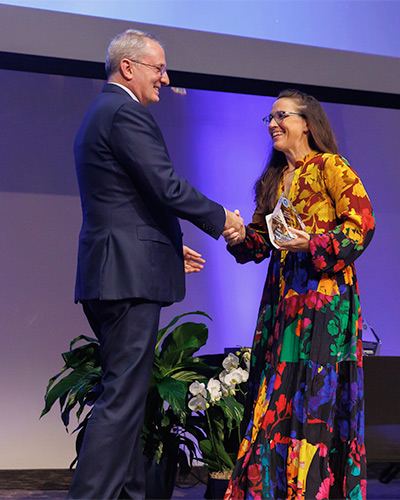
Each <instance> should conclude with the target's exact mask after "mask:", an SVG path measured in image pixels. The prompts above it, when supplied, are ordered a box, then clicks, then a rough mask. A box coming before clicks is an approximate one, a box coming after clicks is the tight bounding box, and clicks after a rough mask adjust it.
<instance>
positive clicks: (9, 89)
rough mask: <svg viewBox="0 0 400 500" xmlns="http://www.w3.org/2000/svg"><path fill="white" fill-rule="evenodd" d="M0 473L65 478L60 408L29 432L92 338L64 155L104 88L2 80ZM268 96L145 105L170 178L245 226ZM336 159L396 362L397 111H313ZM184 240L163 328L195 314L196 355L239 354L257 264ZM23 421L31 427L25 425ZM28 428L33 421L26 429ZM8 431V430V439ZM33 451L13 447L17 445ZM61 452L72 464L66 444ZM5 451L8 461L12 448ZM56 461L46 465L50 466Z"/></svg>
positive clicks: (71, 178)
mask: <svg viewBox="0 0 400 500" xmlns="http://www.w3.org/2000/svg"><path fill="white" fill-rule="evenodd" d="M0 78H1V82H2V92H1V95H0V109H1V124H2V127H1V129H2V133H1V134H0V151H1V156H0V157H1V167H0V204H1V208H0V218H1V225H0V227H1V245H0V255H1V262H2V264H1V267H0V283H1V287H0V293H1V300H0V318H1V320H0V321H1V332H2V349H1V350H0V376H1V379H2V380H3V381H9V383H8V384H6V383H3V384H2V385H1V389H0V398H1V401H3V403H5V402H7V404H3V405H2V421H3V422H4V423H5V424H6V425H2V426H1V427H0V428H1V429H2V430H1V431H0V432H1V433H4V436H3V435H2V436H1V438H0V440H1V442H2V443H5V449H6V450H7V453H6V455H7V456H6V457H5V458H4V459H3V462H0V468H24V467H28V468H29V467H32V464H33V463H35V464H36V466H37V467H49V466H50V464H52V466H54V467H66V466H68V463H66V461H65V457H61V458H60V456H59V454H58V452H57V450H56V449H54V450H53V451H51V450H47V449H46V453H45V455H46V456H45V457H42V458H40V453H39V454H38V450H40V449H41V448H42V447H43V443H45V442H48V441H49V440H51V439H56V440H60V435H61V434H62V432H63V431H62V424H61V423H60V422H59V416H58V414H57V410H56V409H55V410H53V413H54V414H53V415H52V414H51V415H49V416H46V417H45V419H44V420H45V421H40V422H38V417H39V414H40V411H41V409H42V405H43V394H44V390H45V387H46V383H47V381H48V379H49V378H50V376H52V375H54V374H55V373H57V372H58V371H59V369H60V367H61V364H62V359H61V357H60V353H61V352H63V351H65V350H67V349H68V345H69V342H70V340H71V339H72V338H74V337H75V336H77V335H79V334H89V335H91V332H90V329H89V327H88V325H87V324H86V321H85V319H84V317H83V314H82V313H81V310H80V307H79V306H76V305H74V304H73V288H74V279H75V261H76V249H77V236H78V232H79V227H80V221H81V215H80V204H79V197H78V188H77V183H76V179H75V171H74V163H73V155H72V144H73V139H74V135H75V133H76V130H77V128H78V126H79V124H80V121H81V119H82V117H83V115H84V113H85V111H86V109H87V107H88V105H89V103H90V102H91V100H92V98H93V97H94V96H95V95H96V94H97V93H98V92H99V91H100V89H101V87H102V84H103V83H102V82H100V81H93V80H88V79H80V78H73V77H63V76H51V75H42V74H33V73H24V72H13V71H6V70H1V71H0ZM272 102H273V98H272V97H260V96H252V95H242V94H229V93H223V92H210V91H199V90H191V89H187V93H186V95H181V94H177V93H174V92H172V90H171V89H164V90H163V91H162V94H161V102H160V103H159V104H157V105H155V106H153V107H151V108H150V111H151V112H152V113H153V114H154V116H155V118H156V120H157V121H158V123H159V124H160V126H161V128H162V131H163V133H164V136H165V139H166V143H167V145H168V148H169V152H170V155H171V158H172V160H173V163H174V165H175V168H176V170H177V172H178V173H179V174H180V175H182V176H184V177H186V178H187V179H188V180H189V181H190V182H192V183H193V184H194V185H195V186H196V187H198V188H199V189H200V190H201V191H202V192H203V193H204V194H206V195H207V196H209V197H210V198H212V199H214V200H216V201H219V202H220V203H222V204H223V205H224V206H226V207H227V208H229V209H231V210H233V209H235V208H238V209H239V210H240V212H241V214H242V216H243V217H244V219H245V221H247V222H248V221H250V219H251V215H252V212H253V208H254V204H253V192H252V186H253V183H254V181H255V179H256V178H257V177H258V175H259V174H260V172H261V170H262V168H263V165H264V162H265V159H266V156H267V153H268V150H269V148H270V147H271V141H270V138H269V136H268V133H267V129H266V128H265V127H264V125H263V123H262V117H263V116H265V115H266V114H268V113H269V111H270V108H271V105H272ZM324 108H325V110H326V111H327V113H328V116H329V118H330V120H331V123H332V124H333V127H334V130H335V132H336V134H337V137H338V141H339V146H340V150H341V153H342V154H343V155H344V156H345V157H346V158H347V159H348V160H349V161H350V163H351V165H352V167H353V168H354V169H355V170H356V171H357V173H358V174H359V175H360V176H361V178H362V180H363V183H364V185H365V187H366V189H367V191H368V193H369V195H370V197H371V200H372V204H373V207H374V209H375V214H376V219H377V229H376V233H375V237H374V239H373V241H372V243H371V245H370V247H369V248H368V250H367V251H366V252H365V254H364V255H362V257H361V258H360V259H359V261H357V263H356V267H357V271H358V277H359V284H360V293H361V306H362V312H363V315H364V316H365V318H366V319H367V321H368V322H369V323H370V324H371V326H372V327H373V328H374V330H375V331H376V333H377V334H378V335H379V336H380V337H381V339H382V349H381V354H386V355H400V340H399V335H398V317H397V312H396V311H397V307H398V303H399V293H398V288H397V283H398V280H399V271H398V265H397V257H396V255H397V256H398V253H399V247H400V241H399V239H400V237H399V235H400V228H399V219H398V217H399V213H400V207H399V196H398V193H399V191H400V169H399V167H398V158H400V142H399V140H398V137H399V133H400V111H399V110H390V109H380V108H372V107H371V108H370V107H360V106H350V105H341V104H324ZM182 227H183V231H184V240H185V243H186V244H188V245H189V246H191V247H193V248H194V249H196V250H198V251H200V252H201V253H202V254H203V256H204V257H205V258H206V259H207V264H206V268H205V270H204V271H203V272H202V273H200V274H198V275H190V276H188V278H187V296H186V299H185V300H184V301H183V302H182V303H180V304H175V305H173V306H171V307H169V308H166V309H165V310H164V311H163V314H162V324H165V323H166V322H167V321H169V320H170V319H171V318H172V317H173V316H175V315H176V314H179V313H181V312H187V311H193V310H203V311H206V312H207V313H208V314H209V315H210V316H211V317H212V318H213V321H212V322H209V329H210V338H209V343H208V345H207V347H206V348H205V349H204V350H203V353H206V352H207V353H213V352H220V351H221V350H222V349H223V348H224V347H225V346H236V345H250V344H251V342H252V336H253V331H254V327H255V320H256V315H257V310H258V304H259V301H260V297H261V292H262V287H263V284H264V280H265V275H266V270H267V265H268V262H266V261H265V262H263V263H261V264H259V265H255V264H251V263H250V264H246V265H244V266H240V265H238V264H236V263H235V261H234V259H233V258H232V257H231V256H230V255H229V254H228V253H227V251H226V249H225V244H224V242H223V240H222V239H221V240H220V241H218V242H216V241H214V240H212V239H211V238H209V237H208V236H206V235H205V234H204V233H202V232H201V231H199V230H198V229H197V228H194V227H193V226H191V225H190V224H188V223H186V222H182ZM27 422H29V424H27ZM32 422H33V423H32ZM7 425H12V426H14V427H15V426H16V425H18V429H19V430H18V433H15V434H12V433H9V432H6V431H5V429H6V428H7ZM27 441H29V442H31V443H33V444H32V446H31V447H30V448H32V449H28V450H24V454H23V455H24V458H23V459H21V453H20V452H18V449H21V447H23V446H24V443H25V442H27ZM61 441H62V443H61V444H60V445H59V446H62V447H65V449H68V450H69V451H68V452H67V454H68V453H69V456H70V458H71V460H72V458H73V456H74V453H73V441H74V439H73V438H70V437H68V436H66V435H65V436H64V435H63V438H61ZM13 450H14V451H13ZM52 453H53V455H52Z"/></svg>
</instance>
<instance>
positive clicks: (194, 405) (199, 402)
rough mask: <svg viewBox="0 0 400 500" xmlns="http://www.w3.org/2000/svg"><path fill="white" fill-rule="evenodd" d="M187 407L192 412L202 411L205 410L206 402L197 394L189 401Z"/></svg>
mask: <svg viewBox="0 0 400 500" xmlns="http://www.w3.org/2000/svg"><path fill="white" fill-rule="evenodd" d="M188 406H189V408H190V409H191V410H192V411H204V410H205V409H206V408H207V400H206V399H205V398H203V396H201V395H200V394H198V395H197V396H195V397H194V398H192V399H191V400H190V401H189V403H188Z"/></svg>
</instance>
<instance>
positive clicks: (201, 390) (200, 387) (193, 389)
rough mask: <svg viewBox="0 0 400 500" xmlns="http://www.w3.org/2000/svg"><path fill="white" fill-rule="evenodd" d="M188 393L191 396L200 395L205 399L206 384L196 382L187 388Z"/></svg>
mask: <svg viewBox="0 0 400 500" xmlns="http://www.w3.org/2000/svg"><path fill="white" fill-rule="evenodd" d="M189 392H190V394H193V396H197V395H198V394H201V395H202V396H203V397H204V398H206V397H207V391H206V384H203V382H199V381H198V380H196V381H195V382H193V383H192V384H190V386H189Z"/></svg>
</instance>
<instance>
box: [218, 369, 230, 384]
mask: <svg viewBox="0 0 400 500" xmlns="http://www.w3.org/2000/svg"><path fill="white" fill-rule="evenodd" d="M227 374H228V372H227V371H226V370H222V372H221V373H220V374H219V376H218V378H219V380H220V382H221V384H225V377H226V375H227Z"/></svg>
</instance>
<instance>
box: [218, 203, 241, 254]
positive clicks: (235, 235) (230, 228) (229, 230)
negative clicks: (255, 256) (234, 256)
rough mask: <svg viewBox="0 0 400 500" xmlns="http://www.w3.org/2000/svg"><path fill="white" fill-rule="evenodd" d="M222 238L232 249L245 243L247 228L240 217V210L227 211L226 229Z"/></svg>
mask: <svg viewBox="0 0 400 500" xmlns="http://www.w3.org/2000/svg"><path fill="white" fill-rule="evenodd" d="M222 236H223V237H224V238H225V241H226V242H227V243H228V245H230V246H231V247H232V246H234V245H238V244H239V243H242V242H243V241H244V239H245V237H246V227H245V225H244V222H243V219H242V218H241V217H240V213H239V210H235V211H234V212H231V211H230V210H226V220H225V227H224V230H223V232H222Z"/></svg>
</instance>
